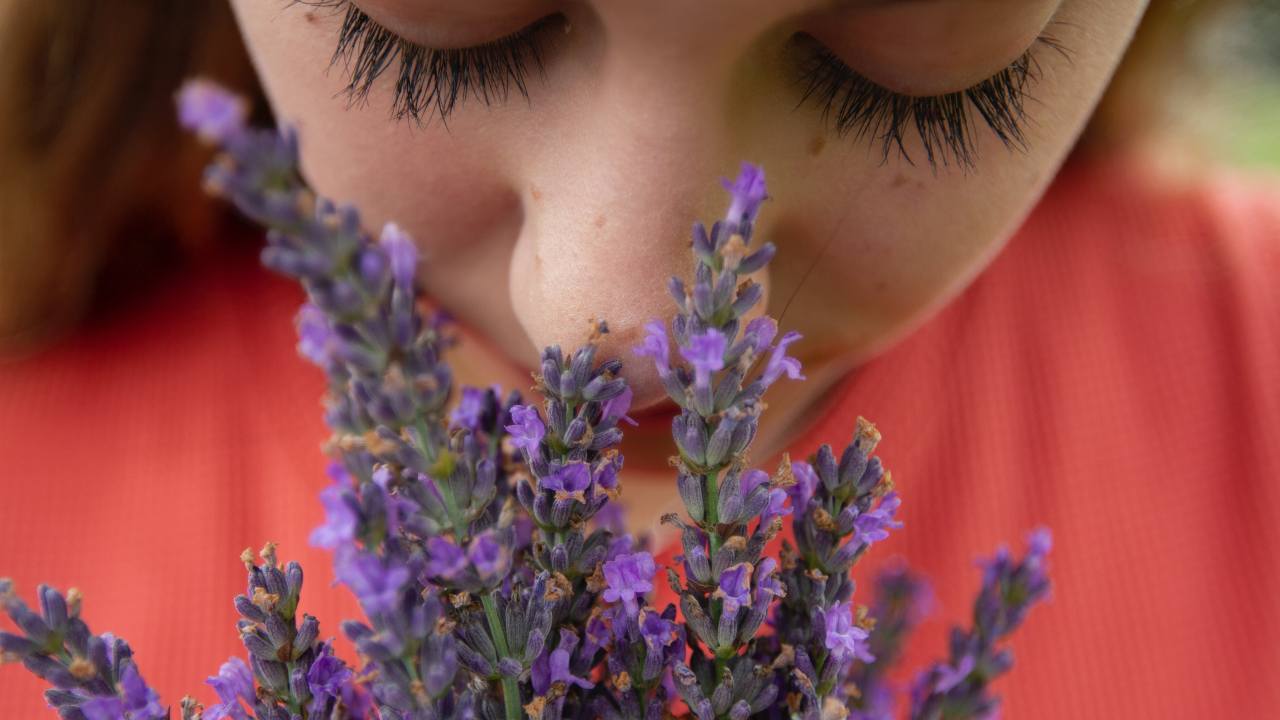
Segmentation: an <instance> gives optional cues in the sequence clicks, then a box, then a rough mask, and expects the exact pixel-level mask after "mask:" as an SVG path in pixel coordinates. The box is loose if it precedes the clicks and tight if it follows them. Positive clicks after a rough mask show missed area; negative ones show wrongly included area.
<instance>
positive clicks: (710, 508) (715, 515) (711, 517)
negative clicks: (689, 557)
mask: <svg viewBox="0 0 1280 720" xmlns="http://www.w3.org/2000/svg"><path fill="white" fill-rule="evenodd" d="M703 480H705V482H706V486H707V503H706V505H707V508H706V518H707V525H709V526H710V527H711V532H709V533H707V536H708V538H709V539H710V541H711V562H713V563H714V562H715V557H716V551H718V550H719V549H720V533H719V531H718V530H716V525H718V524H719V523H720V488H719V485H718V479H717V478H716V473H708V474H706V475H704V476H703Z"/></svg>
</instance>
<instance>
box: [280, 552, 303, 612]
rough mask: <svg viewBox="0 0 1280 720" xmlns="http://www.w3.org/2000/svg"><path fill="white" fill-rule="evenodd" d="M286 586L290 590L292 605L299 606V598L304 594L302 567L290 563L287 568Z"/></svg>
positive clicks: (292, 562)
mask: <svg viewBox="0 0 1280 720" xmlns="http://www.w3.org/2000/svg"><path fill="white" fill-rule="evenodd" d="M284 572H285V576H284V577H285V586H286V587H288V588H289V598H290V599H291V600H292V603H291V604H297V602H298V596H299V595H301V594H302V565H300V564H298V563H297V562H294V561H290V562H289V564H288V565H286V566H285V569H284Z"/></svg>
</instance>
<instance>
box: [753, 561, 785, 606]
mask: <svg viewBox="0 0 1280 720" xmlns="http://www.w3.org/2000/svg"><path fill="white" fill-rule="evenodd" d="M777 569H778V561H777V560H776V559H774V558H771V557H766V558H765V559H763V560H761V561H760V564H759V565H758V566H757V567H756V572H755V585H756V592H755V598H754V601H755V603H756V605H758V606H766V607H767V606H768V604H769V603H771V602H773V599H774V598H776V597H782V596H784V595H786V594H787V590H786V588H785V587H784V586H783V584H782V581H781V580H780V579H779V578H778V576H777V575H776V571H777Z"/></svg>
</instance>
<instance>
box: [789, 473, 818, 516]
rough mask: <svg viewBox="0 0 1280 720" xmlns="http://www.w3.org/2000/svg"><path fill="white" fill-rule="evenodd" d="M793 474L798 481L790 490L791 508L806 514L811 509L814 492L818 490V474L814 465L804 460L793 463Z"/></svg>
mask: <svg viewBox="0 0 1280 720" xmlns="http://www.w3.org/2000/svg"><path fill="white" fill-rule="evenodd" d="M791 474H792V475H794V476H795V479H796V484H795V485H792V486H791V487H790V488H789V492H790V494H791V507H793V508H795V509H796V511H797V512H804V511H805V509H806V508H808V507H809V500H810V499H811V498H812V497H813V493H814V491H816V490H817V488H818V474H817V473H816V472H814V471H813V466H812V465H810V464H809V463H807V462H804V461H803V460H797V461H795V462H793V463H791Z"/></svg>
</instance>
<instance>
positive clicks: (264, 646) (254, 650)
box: [240, 633, 276, 660]
mask: <svg viewBox="0 0 1280 720" xmlns="http://www.w3.org/2000/svg"><path fill="white" fill-rule="evenodd" d="M240 641H241V642H243V643H244V646H245V649H246V650H248V651H249V652H250V653H251V654H252V655H253V657H254V658H261V659H263V660H274V659H275V657H276V649H275V648H274V647H272V645H271V642H270V641H268V640H267V638H265V637H263V636H262V635H259V634H257V633H249V634H247V635H242V636H240Z"/></svg>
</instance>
